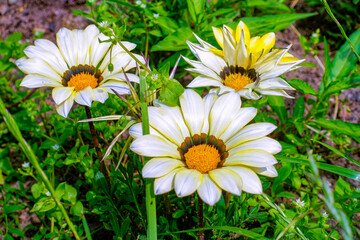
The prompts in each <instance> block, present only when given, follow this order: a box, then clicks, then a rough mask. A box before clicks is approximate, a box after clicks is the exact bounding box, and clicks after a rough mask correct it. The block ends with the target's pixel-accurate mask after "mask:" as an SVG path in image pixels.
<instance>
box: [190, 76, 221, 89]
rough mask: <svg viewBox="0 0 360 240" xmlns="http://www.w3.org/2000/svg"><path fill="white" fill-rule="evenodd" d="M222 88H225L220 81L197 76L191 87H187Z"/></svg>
mask: <svg viewBox="0 0 360 240" xmlns="http://www.w3.org/2000/svg"><path fill="white" fill-rule="evenodd" d="M209 86H211V87H220V86H223V84H222V83H221V82H220V81H218V80H215V79H213V78H209V77H206V76H201V75H200V76H197V77H196V78H194V79H193V80H192V81H191V82H190V83H189V85H187V87H189V88H196V87H209Z"/></svg>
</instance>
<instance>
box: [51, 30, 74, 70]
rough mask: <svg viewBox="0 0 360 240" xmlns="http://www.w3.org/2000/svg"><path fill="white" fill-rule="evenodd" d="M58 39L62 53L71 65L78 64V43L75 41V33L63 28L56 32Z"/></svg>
mask: <svg viewBox="0 0 360 240" xmlns="http://www.w3.org/2000/svg"><path fill="white" fill-rule="evenodd" d="M56 41H57V45H58V46H59V50H60V52H61V55H62V56H63V58H64V59H65V61H66V62H67V64H68V65H69V67H73V66H76V65H77V64H76V63H77V51H78V50H77V48H76V47H77V45H78V44H77V43H76V41H75V36H74V33H73V32H72V31H70V30H69V29H67V28H61V29H60V30H59V31H58V32H57V34H56Z"/></svg>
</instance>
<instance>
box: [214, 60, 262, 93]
mask: <svg viewBox="0 0 360 240" xmlns="http://www.w3.org/2000/svg"><path fill="white" fill-rule="evenodd" d="M220 77H221V78H222V79H223V81H224V85H225V86H228V87H231V88H232V89H234V90H235V91H239V90H241V89H243V88H244V87H245V86H246V85H248V84H250V83H253V82H254V81H256V80H257V79H258V78H259V76H258V74H257V73H256V71H255V69H250V70H245V69H244V68H243V67H239V66H230V68H228V67H225V68H224V69H223V70H222V71H221V72H220Z"/></svg>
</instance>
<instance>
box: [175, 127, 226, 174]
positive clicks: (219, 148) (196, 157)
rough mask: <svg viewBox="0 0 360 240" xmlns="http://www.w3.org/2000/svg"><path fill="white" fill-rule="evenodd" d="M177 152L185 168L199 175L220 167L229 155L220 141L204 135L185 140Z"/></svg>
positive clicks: (196, 135)
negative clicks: (195, 171)
mask: <svg viewBox="0 0 360 240" xmlns="http://www.w3.org/2000/svg"><path fill="white" fill-rule="evenodd" d="M178 151H179V153H180V156H181V160H183V161H184V162H185V164H186V167H187V168H190V169H196V170H198V171H199V172H201V173H207V172H208V171H211V170H213V169H216V168H218V167H221V165H222V163H223V162H224V161H225V159H226V158H227V157H228V155H229V153H228V152H227V151H226V146H225V144H224V142H223V141H222V140H221V139H216V138H215V137H214V136H213V135H211V136H208V135H207V134H205V133H202V134H201V135H199V134H195V135H194V136H192V138H190V137H187V138H185V141H184V142H183V143H182V144H181V146H180V147H179V148H178Z"/></svg>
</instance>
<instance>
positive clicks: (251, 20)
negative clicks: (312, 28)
mask: <svg viewBox="0 0 360 240" xmlns="http://www.w3.org/2000/svg"><path fill="white" fill-rule="evenodd" d="M314 15H316V13H291V14H277V15H265V16H261V17H245V18H241V20H242V21H244V22H245V23H246V25H247V26H248V27H249V30H250V32H251V35H252V36H256V35H262V34H265V33H268V32H277V31H280V30H282V29H285V28H287V27H289V26H290V25H291V24H293V23H294V22H295V21H296V20H299V19H303V18H307V17H311V16H314ZM237 23H238V22H234V23H232V24H229V26H230V27H232V28H233V29H235V27H236V25H237Z"/></svg>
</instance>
